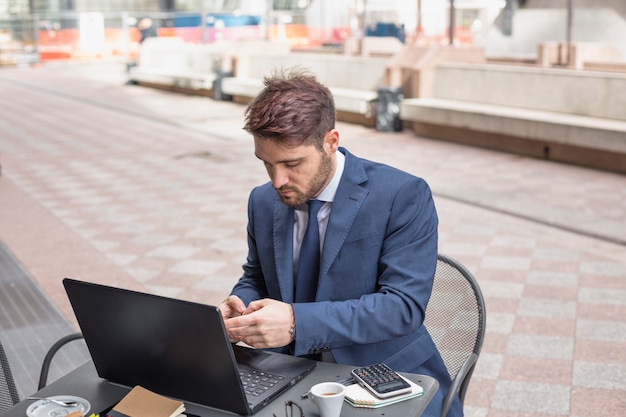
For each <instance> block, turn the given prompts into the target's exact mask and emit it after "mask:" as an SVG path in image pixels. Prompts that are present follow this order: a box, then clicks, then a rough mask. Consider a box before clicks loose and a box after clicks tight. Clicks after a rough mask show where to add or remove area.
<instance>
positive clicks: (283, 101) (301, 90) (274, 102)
mask: <svg viewBox="0 0 626 417" xmlns="http://www.w3.org/2000/svg"><path fill="white" fill-rule="evenodd" d="M264 85H265V88H264V89H263V90H262V91H261V93H259V95H258V96H257V97H256V98H255V99H254V100H253V101H252V102H251V103H250V104H249V105H248V108H247V109H246V111H245V125H244V130H246V131H247V132H249V133H251V134H252V135H253V136H254V137H255V138H261V139H272V140H276V141H278V142H281V143H284V144H285V145H287V146H300V145H304V144H307V145H308V144H314V145H315V146H317V147H318V148H319V149H321V148H322V142H323V139H324V136H325V135H326V133H327V132H328V131H329V130H331V129H334V128H335V103H334V101H333V96H332V94H331V92H330V90H328V88H327V87H325V86H324V85H322V84H321V83H320V82H318V81H317V79H316V78H315V76H314V75H312V74H311V73H309V72H307V71H305V70H302V69H300V68H293V69H291V70H280V71H278V72H276V73H274V74H272V75H271V76H267V77H265V79H264Z"/></svg>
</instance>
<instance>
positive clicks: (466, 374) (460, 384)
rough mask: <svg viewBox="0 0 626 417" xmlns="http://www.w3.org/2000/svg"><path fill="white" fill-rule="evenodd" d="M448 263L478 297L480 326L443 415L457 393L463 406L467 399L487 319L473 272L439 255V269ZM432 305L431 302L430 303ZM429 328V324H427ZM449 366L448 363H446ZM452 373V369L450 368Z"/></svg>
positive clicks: (457, 262) (443, 408)
mask: <svg viewBox="0 0 626 417" xmlns="http://www.w3.org/2000/svg"><path fill="white" fill-rule="evenodd" d="M441 264H447V265H448V266H450V267H452V268H454V269H456V271H457V272H458V273H460V274H461V275H462V276H463V277H464V278H465V280H466V281H467V283H468V284H469V286H470V288H471V290H472V291H473V293H474V296H475V298H476V305H477V309H478V328H477V329H476V338H475V341H474V345H473V346H472V347H471V352H470V353H469V355H468V356H467V358H466V359H465V361H464V362H463V364H462V365H461V367H460V368H459V370H458V371H457V373H456V375H454V377H453V379H452V385H450V387H449V389H448V392H447V393H446V395H445V397H444V400H443V404H442V410H441V417H446V416H447V414H448V411H449V409H450V407H451V406H452V403H453V401H454V397H455V395H457V394H458V397H459V400H460V401H461V406H463V403H464V401H465V394H466V392H467V388H468V386H469V382H470V379H471V377H472V374H473V372H474V369H475V367H476V362H477V361H478V357H479V356H480V351H481V349H482V345H483V341H484V339H485V327H486V321H487V310H486V307H485V299H484V297H483V294H482V291H481V289H480V286H479V284H478V282H477V281H476V279H475V278H474V276H473V275H472V273H471V272H469V271H468V270H467V268H465V267H464V266H463V265H462V264H461V263H460V262H459V261H457V260H455V259H453V258H451V257H449V256H447V255H444V254H439V255H437V266H438V268H437V270H439V265H441ZM434 279H435V281H436V280H437V272H436V273H435V278H434ZM431 297H432V296H431ZM429 305H430V304H429ZM428 314H429V308H428V306H427V307H426V317H428ZM425 325H426V327H427V328H428V325H427V324H425ZM435 344H437V343H435ZM437 349H438V350H439V352H440V353H441V354H442V357H444V355H445V354H444V353H443V352H442V349H441V347H440V346H437ZM444 362H445V360H444ZM446 366H447V364H446ZM448 372H449V373H450V370H448Z"/></svg>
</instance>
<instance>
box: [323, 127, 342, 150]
mask: <svg viewBox="0 0 626 417" xmlns="http://www.w3.org/2000/svg"><path fill="white" fill-rule="evenodd" d="M338 148H339V131H338V130H337V129H331V130H329V131H328V132H327V133H326V136H324V149H325V150H326V152H329V153H331V152H336V151H337V149H338Z"/></svg>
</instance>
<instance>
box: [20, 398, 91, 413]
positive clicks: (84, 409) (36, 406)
mask: <svg viewBox="0 0 626 417" xmlns="http://www.w3.org/2000/svg"><path fill="white" fill-rule="evenodd" d="M48 398H50V399H51V400H57V401H76V402H77V403H78V404H77V405H75V406H72V407H64V406H62V405H59V404H55V403H53V402H51V401H48V400H45V399H44V400H37V401H35V402H34V403H32V404H31V405H29V406H28V408H27V409H26V415H27V416H28V417H65V416H67V415H69V414H71V413H74V412H76V411H78V412H80V413H82V414H83V415H86V414H87V413H88V412H89V410H90V409H91V404H89V401H87V400H86V399H84V398H80V397H74V396H72V395H56V396H53V397H48Z"/></svg>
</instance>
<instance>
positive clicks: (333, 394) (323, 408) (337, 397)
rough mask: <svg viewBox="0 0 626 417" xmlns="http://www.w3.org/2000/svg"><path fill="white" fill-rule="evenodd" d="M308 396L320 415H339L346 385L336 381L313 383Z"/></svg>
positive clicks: (332, 416) (329, 416) (336, 416)
mask: <svg viewBox="0 0 626 417" xmlns="http://www.w3.org/2000/svg"><path fill="white" fill-rule="evenodd" d="M309 396H310V397H311V400H313V403H314V404H315V405H316V406H317V408H318V409H319V412H320V417H339V416H340V414H341V407H342V406H343V399H344V397H345V396H346V387H345V386H343V385H342V384H340V383H338V382H321V383H319V384H316V385H313V387H312V388H311V391H310V392H309Z"/></svg>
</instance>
